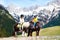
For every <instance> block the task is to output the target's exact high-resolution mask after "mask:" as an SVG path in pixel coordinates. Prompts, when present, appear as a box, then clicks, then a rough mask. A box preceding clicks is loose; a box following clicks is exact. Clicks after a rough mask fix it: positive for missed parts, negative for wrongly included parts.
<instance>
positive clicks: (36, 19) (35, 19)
mask: <svg viewBox="0 0 60 40" xmlns="http://www.w3.org/2000/svg"><path fill="white" fill-rule="evenodd" d="M32 22H34V26H35V27H36V23H37V22H38V18H37V16H34V18H33V19H32Z"/></svg>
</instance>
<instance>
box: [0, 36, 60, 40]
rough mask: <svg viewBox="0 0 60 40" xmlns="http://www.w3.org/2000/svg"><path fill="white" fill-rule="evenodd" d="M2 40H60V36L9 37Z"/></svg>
mask: <svg viewBox="0 0 60 40" xmlns="http://www.w3.org/2000/svg"><path fill="white" fill-rule="evenodd" d="M0 40H60V36H52V37H50V36H38V37H8V38H0Z"/></svg>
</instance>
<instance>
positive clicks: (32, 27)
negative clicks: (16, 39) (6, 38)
mask: <svg viewBox="0 0 60 40" xmlns="http://www.w3.org/2000/svg"><path fill="white" fill-rule="evenodd" d="M41 28H42V27H41V26H40V22H37V23H36V27H34V23H33V22H32V21H31V22H30V26H29V29H28V36H32V33H33V32H34V31H36V36H39V31H40V29H41Z"/></svg>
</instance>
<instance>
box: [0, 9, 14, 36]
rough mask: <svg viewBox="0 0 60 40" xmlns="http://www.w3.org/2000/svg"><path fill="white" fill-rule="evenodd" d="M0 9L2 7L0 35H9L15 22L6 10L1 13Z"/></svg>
mask: <svg viewBox="0 0 60 40" xmlns="http://www.w3.org/2000/svg"><path fill="white" fill-rule="evenodd" d="M2 10H4V9H0V37H4V36H11V35H12V32H13V25H14V24H15V22H14V20H13V17H12V16H11V15H10V14H9V12H8V11H5V10H4V11H5V12H3V13H2Z"/></svg>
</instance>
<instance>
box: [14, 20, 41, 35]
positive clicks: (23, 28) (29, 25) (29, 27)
mask: <svg viewBox="0 0 60 40" xmlns="http://www.w3.org/2000/svg"><path fill="white" fill-rule="evenodd" d="M33 24H34V23H33V22H32V21H30V22H24V23H23V24H22V25H21V24H19V23H16V24H15V25H14V36H16V35H17V32H20V33H22V36H25V32H26V33H28V35H27V36H32V32H34V31H36V36H39V31H40V28H41V27H40V22H37V23H36V27H34V25H33Z"/></svg>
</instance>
